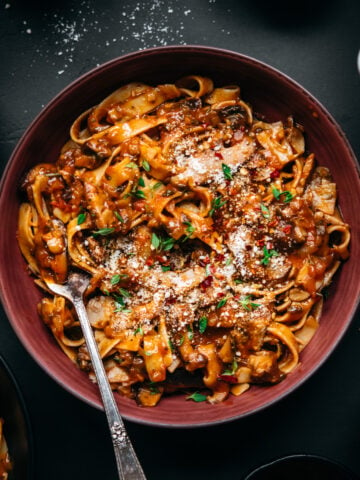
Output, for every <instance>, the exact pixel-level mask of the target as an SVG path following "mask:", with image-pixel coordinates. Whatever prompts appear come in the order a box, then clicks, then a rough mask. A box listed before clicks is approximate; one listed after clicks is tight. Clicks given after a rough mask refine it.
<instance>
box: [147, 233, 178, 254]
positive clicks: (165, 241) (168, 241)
mask: <svg viewBox="0 0 360 480" xmlns="http://www.w3.org/2000/svg"><path fill="white" fill-rule="evenodd" d="M175 242H176V240H175V238H172V237H167V238H161V237H158V236H157V235H156V233H153V234H152V235H151V245H152V246H153V247H154V248H155V249H156V250H163V251H164V252H167V251H168V250H171V249H172V248H173V246H174V245H175Z"/></svg>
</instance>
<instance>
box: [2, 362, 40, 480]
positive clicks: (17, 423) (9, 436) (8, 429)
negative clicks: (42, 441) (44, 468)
mask: <svg viewBox="0 0 360 480" xmlns="http://www.w3.org/2000/svg"><path fill="white" fill-rule="evenodd" d="M0 417H1V418H2V419H3V421H4V424H3V431H4V435H5V439H6V443H7V445H8V450H9V455H10V458H11V462H12V465H13V468H12V470H11V471H10V472H9V480H31V479H32V478H33V477H32V466H33V455H32V435H31V428H30V422H29V417H28V413H27V410H26V407H25V403H24V399H23V396H22V394H21V391H20V389H19V386H18V384H17V381H16V379H15V377H14V375H13V374H12V372H11V370H10V369H9V367H8V365H7V364H6V363H5V361H4V359H3V358H2V357H1V356H0Z"/></svg>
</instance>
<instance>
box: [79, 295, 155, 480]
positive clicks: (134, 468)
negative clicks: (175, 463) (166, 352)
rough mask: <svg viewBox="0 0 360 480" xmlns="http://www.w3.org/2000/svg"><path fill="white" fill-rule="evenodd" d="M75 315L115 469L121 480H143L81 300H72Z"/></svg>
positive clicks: (143, 476) (142, 473)
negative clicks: (96, 390) (111, 443)
mask: <svg viewBox="0 0 360 480" xmlns="http://www.w3.org/2000/svg"><path fill="white" fill-rule="evenodd" d="M73 303H74V307H75V310H76V313H77V314H78V317H79V321H80V324H81V327H82V331H83V334H84V338H85V343H86V346H87V349H88V351H89V354H90V358H91V362H92V365H93V368H94V372H95V375H96V379H97V382H98V385H99V389H100V394H101V398H102V401H103V404H104V409H105V413H106V417H107V421H108V424H109V428H110V432H111V438H112V442H113V447H114V452H115V459H116V466H117V469H118V473H119V479H120V480H146V477H145V475H144V472H143V470H142V468H141V465H140V462H139V460H138V458H137V456H136V453H135V451H134V448H133V446H132V444H131V441H130V439H129V437H128V434H127V432H126V429H125V425H124V422H123V420H122V418H121V415H120V413H119V410H118V408H117V405H116V402H115V399H114V395H113V392H112V390H111V387H110V384H109V380H108V378H107V375H106V372H105V368H104V364H103V362H102V360H101V357H100V353H99V350H98V347H97V343H96V341H95V337H94V334H93V331H92V328H91V325H90V322H89V319H88V316H87V312H86V309H85V305H84V302H83V300H82V298H81V297H78V296H77V297H75V298H74V299H73Z"/></svg>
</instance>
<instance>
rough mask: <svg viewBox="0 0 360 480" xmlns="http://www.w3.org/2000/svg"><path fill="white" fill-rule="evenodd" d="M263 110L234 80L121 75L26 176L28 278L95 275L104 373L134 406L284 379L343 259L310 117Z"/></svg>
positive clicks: (76, 355)
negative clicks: (160, 80) (269, 115)
mask: <svg viewBox="0 0 360 480" xmlns="http://www.w3.org/2000/svg"><path fill="white" fill-rule="evenodd" d="M258 117H259V116H256V115H254V113H253V111H252V108H251V106H250V105H249V104H248V103H246V102H245V101H244V100H243V99H242V98H241V94H240V88H239V86H237V85H230V86H225V87H215V86H214V84H213V82H212V80H211V79H209V78H205V77H201V76H196V75H194V76H188V77H185V78H182V79H180V80H179V81H177V82H176V83H175V84H164V85H158V86H156V87H151V86H149V85H145V84H143V83H138V82H134V83H130V84H128V85H125V86H122V87H120V88H119V89H118V90H116V91H115V92H113V93H112V94H111V95H110V96H108V97H107V98H105V99H104V100H103V101H102V102H101V103H100V104H99V105H97V106H95V107H93V108H90V109H89V110H87V111H86V112H84V113H83V114H81V115H80V116H79V118H77V119H76V120H75V121H74V123H73V125H72V126H71V129H70V139H69V140H68V142H67V143H66V144H65V145H64V147H63V148H62V150H61V152H60V155H59V158H58V159H57V161H56V162H55V163H41V164H38V165H36V166H35V167H34V168H33V169H32V170H31V171H30V172H29V173H28V174H27V176H26V179H25V181H24V183H23V189H24V191H25V193H26V196H27V201H25V202H24V203H22V205H21V207H20V211H19V226H18V242H19V246H20V249H21V252H22V254H23V256H24V258H25V259H26V262H27V263H28V266H29V269H30V271H31V273H32V274H33V275H34V276H35V277H36V280H35V281H36V283H37V284H38V285H39V286H40V287H41V288H43V289H44V290H45V291H46V290H47V289H46V286H45V283H44V281H43V279H44V278H45V277H49V276H50V277H51V278H52V279H53V280H54V281H56V282H59V283H63V282H65V281H66V279H67V275H68V272H69V270H70V269H74V268H75V269H81V270H83V271H86V272H88V273H89V275H90V276H91V282H90V286H89V288H88V289H87V291H86V292H85V302H86V307H87V312H88V315H89V319H90V322H91V324H92V327H93V329H94V333H95V338H96V341H97V344H98V347H99V351H100V354H101V356H102V358H103V361H104V365H105V369H106V371H107V374H108V377H109V381H110V382H111V385H112V388H113V389H114V390H116V391H118V392H120V393H121V394H123V395H126V396H128V397H131V398H135V399H136V401H137V402H138V403H139V404H140V405H143V406H154V405H156V404H157V403H158V402H159V400H160V399H161V397H162V395H164V394H170V393H172V392H175V391H179V390H181V391H185V392H188V393H189V396H188V397H187V398H191V399H192V400H195V401H202V400H206V401H208V402H210V403H218V402H221V401H223V400H225V399H226V398H227V397H228V395H229V394H230V393H232V394H234V395H240V394H243V393H244V392H245V391H246V390H247V389H248V388H249V387H250V385H251V384H274V383H277V382H279V381H281V380H282V379H283V378H285V377H286V375H288V374H289V373H291V372H292V371H293V370H294V369H295V368H296V367H297V366H298V365H299V354H300V352H301V351H302V349H303V348H304V347H305V346H306V345H307V344H308V342H309V341H310V339H311V338H312V336H313V335H314V333H315V331H316V329H317V327H318V323H319V318H320V315H321V310H322V304H323V297H324V289H325V288H326V287H328V286H329V284H330V282H331V279H332V277H333V275H334V273H335V272H336V270H337V269H338V267H339V266H340V264H341V261H342V260H345V259H346V258H347V257H348V245H349V241H350V233H349V226H348V225H347V224H346V223H344V221H343V219H342V217H341V215H340V213H339V210H338V208H337V206H336V197H337V194H336V185H335V183H334V182H333V181H332V179H331V175H330V172H329V171H328V169H327V168H325V167H322V166H316V164H315V158H314V155H313V154H312V153H306V150H305V142H304V136H303V128H302V127H301V126H300V125H298V124H297V123H296V122H295V121H294V119H293V118H291V117H289V118H287V119H285V120H284V121H281V120H278V121H276V122H272V123H270V122H266V121H265V120H264V119H263V118H258ZM47 293H48V294H47V295H46V296H45V297H44V298H43V299H42V301H41V303H40V304H39V314H40V316H41V318H42V319H43V321H44V322H45V324H46V325H47V326H48V327H49V328H50V330H51V331H52V333H53V335H54V337H55V339H56V340H57V342H58V343H59V345H60V347H61V348H62V349H63V351H64V352H65V353H66V355H67V356H68V357H69V358H70V359H71V360H72V361H73V362H75V363H76V364H77V365H78V366H79V367H80V368H81V369H83V370H85V371H87V372H88V373H89V376H90V378H91V379H92V380H93V381H95V378H94V374H93V371H92V368H91V363H90V359H89V355H88V352H87V350H86V346H85V344H84V339H83V337H82V334H81V330H80V327H79V322H78V320H77V318H76V315H75V313H74V311H73V308H72V306H71V305H70V304H69V303H68V302H67V300H65V299H64V298H62V297H60V296H53V295H51V294H50V292H48V291H47ZM191 392H193V393H192V394H191V395H190V393H191Z"/></svg>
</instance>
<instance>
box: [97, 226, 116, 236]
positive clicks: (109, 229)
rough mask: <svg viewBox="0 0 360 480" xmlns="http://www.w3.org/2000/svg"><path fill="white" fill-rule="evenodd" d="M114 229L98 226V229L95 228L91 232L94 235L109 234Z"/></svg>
mask: <svg viewBox="0 0 360 480" xmlns="http://www.w3.org/2000/svg"><path fill="white" fill-rule="evenodd" d="M114 231H115V228H100V230H97V231H96V232H93V235H94V236H95V237H96V236H97V235H102V236H105V235H110V233H113V232H114Z"/></svg>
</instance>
